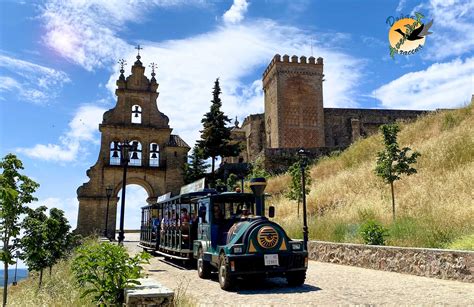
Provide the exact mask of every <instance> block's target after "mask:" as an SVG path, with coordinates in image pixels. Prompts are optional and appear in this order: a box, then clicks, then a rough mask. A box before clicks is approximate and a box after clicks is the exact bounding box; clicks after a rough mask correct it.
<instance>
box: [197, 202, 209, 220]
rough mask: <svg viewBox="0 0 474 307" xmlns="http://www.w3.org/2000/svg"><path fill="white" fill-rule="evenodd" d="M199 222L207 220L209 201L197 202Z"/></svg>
mask: <svg viewBox="0 0 474 307" xmlns="http://www.w3.org/2000/svg"><path fill="white" fill-rule="evenodd" d="M198 205H199V223H207V221H209V210H208V207H209V203H204V202H202V203H199V204H198Z"/></svg>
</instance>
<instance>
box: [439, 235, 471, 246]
mask: <svg viewBox="0 0 474 307" xmlns="http://www.w3.org/2000/svg"><path fill="white" fill-rule="evenodd" d="M446 247H447V248H449V249H459V250H474V234H471V235H467V236H463V237H460V238H458V239H456V240H454V241H453V242H451V243H450V244H448V245H447V246H446Z"/></svg>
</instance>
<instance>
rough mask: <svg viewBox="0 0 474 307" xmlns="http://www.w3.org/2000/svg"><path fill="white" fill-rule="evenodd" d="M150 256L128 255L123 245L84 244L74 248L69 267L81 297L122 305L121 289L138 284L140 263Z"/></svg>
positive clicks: (144, 254) (122, 295)
mask: <svg viewBox="0 0 474 307" xmlns="http://www.w3.org/2000/svg"><path fill="white" fill-rule="evenodd" d="M150 257H151V256H150V255H149V254H148V253H145V252H143V253H140V254H137V255H135V256H134V257H130V256H129V255H128V253H127V251H126V250H125V248H124V247H123V246H121V245H115V244H111V243H108V242H106V243H100V244H97V243H96V244H87V245H84V246H82V247H80V248H78V250H77V257H76V258H75V259H74V260H73V263H72V271H73V273H74V276H75V277H76V279H77V282H78V284H79V286H80V287H81V288H82V289H84V290H83V293H82V297H85V296H92V300H93V303H95V304H97V305H106V306H109V305H114V306H115V305H117V306H122V304H123V303H124V289H125V288H128V287H131V286H133V285H139V284H140V283H139V282H138V281H137V280H136V279H138V278H139V277H140V276H141V271H142V270H143V268H142V266H141V264H143V263H147V262H148V259H150Z"/></svg>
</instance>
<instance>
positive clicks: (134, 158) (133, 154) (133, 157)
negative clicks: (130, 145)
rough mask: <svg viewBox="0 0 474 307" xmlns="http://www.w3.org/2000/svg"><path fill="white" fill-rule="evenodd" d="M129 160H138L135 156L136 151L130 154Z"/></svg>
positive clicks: (136, 155)
mask: <svg viewBox="0 0 474 307" xmlns="http://www.w3.org/2000/svg"><path fill="white" fill-rule="evenodd" d="M131 159H132V160H138V154H137V152H136V151H134V152H133V153H132V158H131Z"/></svg>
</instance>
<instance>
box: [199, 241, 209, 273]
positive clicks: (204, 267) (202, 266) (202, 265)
mask: <svg viewBox="0 0 474 307" xmlns="http://www.w3.org/2000/svg"><path fill="white" fill-rule="evenodd" d="M197 271H198V275H199V277H201V278H209V277H210V276H211V265H210V264H209V262H207V261H205V260H204V252H203V250H202V247H200V248H199V250H198V259H197Z"/></svg>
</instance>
